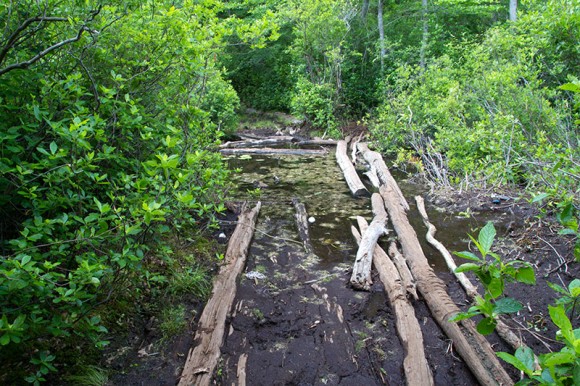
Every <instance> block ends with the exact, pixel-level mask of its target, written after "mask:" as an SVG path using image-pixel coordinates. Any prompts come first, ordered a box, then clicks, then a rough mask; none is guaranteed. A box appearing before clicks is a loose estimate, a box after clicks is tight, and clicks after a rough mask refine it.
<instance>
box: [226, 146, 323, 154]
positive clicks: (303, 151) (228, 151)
mask: <svg viewBox="0 0 580 386" xmlns="http://www.w3.org/2000/svg"><path fill="white" fill-rule="evenodd" d="M220 153H222V154H224V155H238V154H264V155H304V156H320V155H325V154H328V151H327V150H325V149H276V148H270V147H265V148H257V149H253V148H239V149H220Z"/></svg>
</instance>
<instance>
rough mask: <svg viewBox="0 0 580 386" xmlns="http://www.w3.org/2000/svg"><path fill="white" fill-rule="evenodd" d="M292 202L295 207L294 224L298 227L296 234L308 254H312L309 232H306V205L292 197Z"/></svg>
mask: <svg viewBox="0 0 580 386" xmlns="http://www.w3.org/2000/svg"><path fill="white" fill-rule="evenodd" d="M292 204H293V205H294V208H296V225H297V227H298V234H299V235H300V238H301V239H302V243H303V244H304V249H305V250H306V252H307V253H308V254H311V255H314V248H313V247H312V243H311V242H310V234H309V232H308V214H307V213H306V207H305V206H304V204H303V203H301V202H300V201H299V200H298V199H297V198H293V199H292Z"/></svg>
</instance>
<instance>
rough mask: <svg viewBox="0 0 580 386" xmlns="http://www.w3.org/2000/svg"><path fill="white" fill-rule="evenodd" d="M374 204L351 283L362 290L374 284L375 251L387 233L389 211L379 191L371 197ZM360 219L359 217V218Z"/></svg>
mask: <svg viewBox="0 0 580 386" xmlns="http://www.w3.org/2000/svg"><path fill="white" fill-rule="evenodd" d="M371 202H372V206H373V215H374V216H375V217H374V218H373V221H372V222H371V225H370V226H369V227H368V229H367V230H366V231H365V232H364V233H363V236H362V240H361V242H360V245H359V247H358V251H357V253H356V259H355V261H354V267H353V269H352V276H351V278H350V284H351V285H352V286H353V287H354V288H356V289H360V290H365V291H370V289H371V285H372V284H373V282H372V279H371V265H372V262H373V252H374V250H375V246H376V245H377V241H378V239H379V237H380V236H382V235H384V234H387V220H388V217H387V212H386V211H385V204H384V203H383V199H382V198H381V196H380V195H379V194H378V193H375V194H373V195H372V197H371ZM361 218H362V217H361ZM357 219H358V218H357Z"/></svg>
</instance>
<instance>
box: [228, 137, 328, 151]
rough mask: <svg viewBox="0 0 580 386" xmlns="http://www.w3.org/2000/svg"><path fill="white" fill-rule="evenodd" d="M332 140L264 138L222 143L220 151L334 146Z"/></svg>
mask: <svg viewBox="0 0 580 386" xmlns="http://www.w3.org/2000/svg"><path fill="white" fill-rule="evenodd" d="M336 143H337V141H335V140H333V139H300V138H296V137H292V136H277V137H265V138H263V139H250V140H245V141H231V142H224V143H222V144H221V145H220V146H219V148H220V149H238V148H257V147H268V146H280V145H294V146H336Z"/></svg>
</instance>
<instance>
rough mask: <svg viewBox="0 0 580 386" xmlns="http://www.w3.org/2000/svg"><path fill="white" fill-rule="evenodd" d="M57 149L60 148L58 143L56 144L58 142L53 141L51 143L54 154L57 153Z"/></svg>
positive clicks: (51, 150)
mask: <svg viewBox="0 0 580 386" xmlns="http://www.w3.org/2000/svg"><path fill="white" fill-rule="evenodd" d="M57 150H58V145H57V144H56V142H51V143H50V152H51V153H52V154H53V155H54V154H56V151H57Z"/></svg>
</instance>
